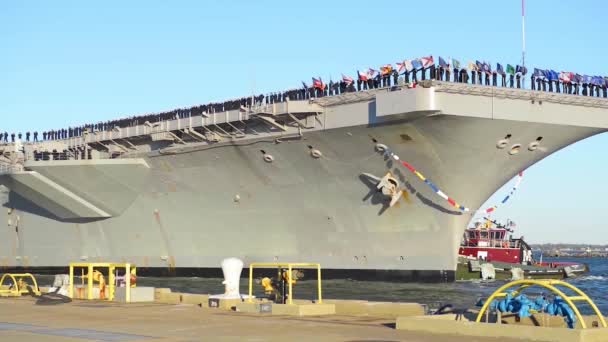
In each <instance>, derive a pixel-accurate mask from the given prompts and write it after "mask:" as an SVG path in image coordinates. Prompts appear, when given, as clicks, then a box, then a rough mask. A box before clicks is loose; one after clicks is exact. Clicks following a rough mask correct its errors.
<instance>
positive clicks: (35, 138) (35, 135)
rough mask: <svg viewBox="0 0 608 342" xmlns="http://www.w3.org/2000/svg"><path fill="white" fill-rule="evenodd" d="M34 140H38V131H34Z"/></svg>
mask: <svg viewBox="0 0 608 342" xmlns="http://www.w3.org/2000/svg"><path fill="white" fill-rule="evenodd" d="M34 141H38V131H34Z"/></svg>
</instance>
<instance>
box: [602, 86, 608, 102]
mask: <svg viewBox="0 0 608 342" xmlns="http://www.w3.org/2000/svg"><path fill="white" fill-rule="evenodd" d="M602 95H603V96H604V98H606V97H608V87H606V83H604V85H603V86H602Z"/></svg>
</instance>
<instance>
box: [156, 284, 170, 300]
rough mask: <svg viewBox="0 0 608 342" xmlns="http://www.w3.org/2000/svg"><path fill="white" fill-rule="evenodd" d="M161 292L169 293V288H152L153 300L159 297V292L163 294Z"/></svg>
mask: <svg viewBox="0 0 608 342" xmlns="http://www.w3.org/2000/svg"><path fill="white" fill-rule="evenodd" d="M163 293H171V289H170V288H166V287H156V288H154V300H159V299H160V297H161V294H163Z"/></svg>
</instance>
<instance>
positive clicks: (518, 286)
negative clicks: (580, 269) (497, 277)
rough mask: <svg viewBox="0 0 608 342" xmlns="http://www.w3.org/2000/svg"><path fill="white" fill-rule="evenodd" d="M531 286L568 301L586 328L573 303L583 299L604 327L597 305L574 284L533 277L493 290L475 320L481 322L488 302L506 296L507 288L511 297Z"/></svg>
mask: <svg viewBox="0 0 608 342" xmlns="http://www.w3.org/2000/svg"><path fill="white" fill-rule="evenodd" d="M531 286H540V287H544V288H546V289H548V290H551V291H552V292H553V293H555V294H556V295H558V296H560V297H562V299H563V300H564V301H565V302H566V303H568V305H569V306H570V308H572V311H574V314H575V315H576V318H577V319H578V321H579V322H581V327H582V328H583V329H586V328H587V325H586V324H585V320H584V319H583V317H582V316H581V313H580V311H579V310H578V308H577V307H576V305H575V304H574V302H577V301H584V302H587V304H589V305H590V306H591V308H592V309H593V311H594V312H595V314H596V315H597V317H598V319H599V320H600V322H601V323H602V327H604V328H606V327H607V326H606V321H605V320H604V316H603V315H602V313H601V312H600V310H599V309H598V308H597V306H596V305H595V303H593V301H592V300H591V299H590V298H589V297H588V296H587V295H586V294H585V293H584V292H583V291H581V290H580V289H578V288H577V287H576V286H574V285H572V284H568V283H566V282H564V281H561V280H549V279H548V280H543V279H537V280H533V279H525V280H516V281H512V282H510V283H508V284H506V285H504V286H502V287H500V288H499V289H498V290H496V291H494V293H493V294H492V295H491V296H490V297H489V298H488V300H487V301H486V302H485V303H484V305H483V307H482V308H481V310H480V311H479V315H477V319H476V320H475V322H477V323H479V322H481V319H482V317H483V315H484V313H485V312H486V310H488V307H489V306H490V304H491V303H492V301H493V300H494V299H496V298H502V297H506V296H507V294H508V293H507V292H506V290H507V289H510V288H514V289H515V290H514V291H513V292H511V294H512V295H513V297H515V296H517V295H518V294H519V293H520V292H521V291H522V290H524V289H526V288H528V287H531ZM556 286H563V287H565V288H568V289H570V290H572V291H574V292H575V293H576V294H577V295H576V296H567V295H566V294H565V293H564V292H563V291H561V290H560V289H558V288H557V287H556Z"/></svg>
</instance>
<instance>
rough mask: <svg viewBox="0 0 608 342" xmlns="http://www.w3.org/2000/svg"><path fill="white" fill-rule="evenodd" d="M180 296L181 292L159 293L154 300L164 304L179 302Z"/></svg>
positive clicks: (180, 300)
mask: <svg viewBox="0 0 608 342" xmlns="http://www.w3.org/2000/svg"><path fill="white" fill-rule="evenodd" d="M182 297H183V294H182V293H179V292H167V293H160V294H159V298H158V299H157V300H155V301H156V302H158V303H164V304H180V303H181V302H182Z"/></svg>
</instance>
